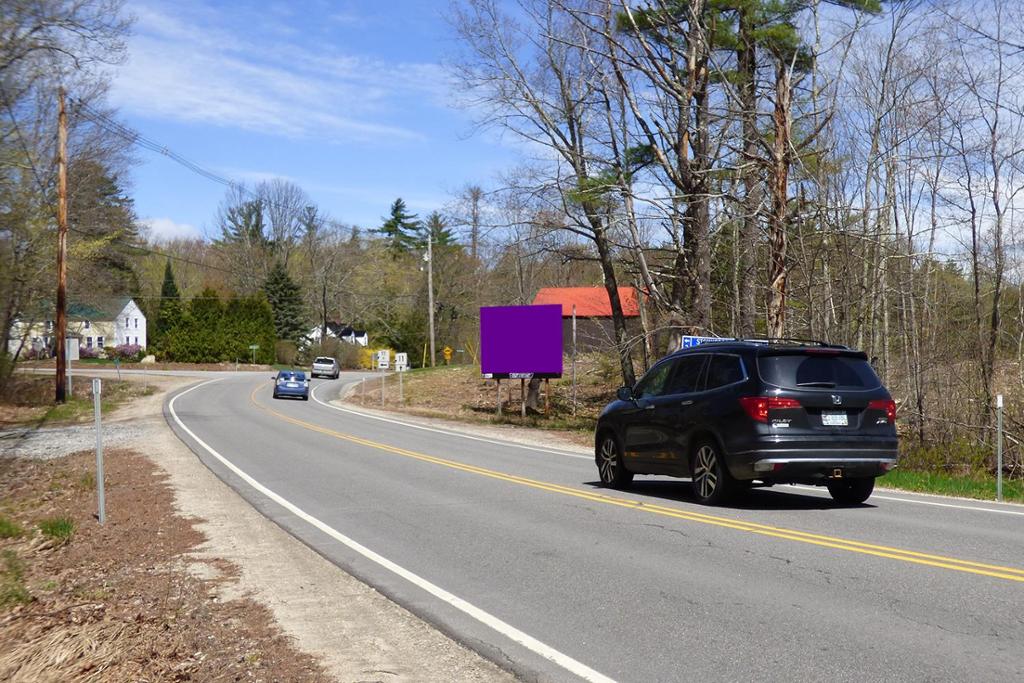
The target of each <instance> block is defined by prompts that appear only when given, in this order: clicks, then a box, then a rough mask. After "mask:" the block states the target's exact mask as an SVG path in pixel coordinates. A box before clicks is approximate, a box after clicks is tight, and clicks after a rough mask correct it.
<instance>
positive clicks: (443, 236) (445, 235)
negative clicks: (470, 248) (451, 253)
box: [417, 211, 455, 249]
mask: <svg viewBox="0 0 1024 683" xmlns="http://www.w3.org/2000/svg"><path fill="white" fill-rule="evenodd" d="M427 236H429V237H430V239H431V240H432V241H433V242H434V248H435V249H437V248H438V247H450V246H454V245H455V235H454V234H452V231H451V230H450V229H449V228H448V225H447V224H446V223H445V220H444V217H443V216H441V214H440V212H438V211H434V212H433V213H431V214H430V215H429V216H427V224H426V226H424V229H422V230H421V231H420V237H419V240H418V241H419V244H417V246H418V247H420V248H425V247H426V246H427V242H426V240H427Z"/></svg>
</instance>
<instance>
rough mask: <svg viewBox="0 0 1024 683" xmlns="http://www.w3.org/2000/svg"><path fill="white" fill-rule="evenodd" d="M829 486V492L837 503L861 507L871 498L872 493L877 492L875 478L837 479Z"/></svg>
mask: <svg viewBox="0 0 1024 683" xmlns="http://www.w3.org/2000/svg"><path fill="white" fill-rule="evenodd" d="M827 486H828V492H829V493H831V494H832V498H833V499H834V500H835V501H836V502H837V503H842V504H844V505H859V504H860V503H863V502H864V501H865V500H867V499H868V498H870V497H871V492H872V491H874V490H875V478H874V477H853V478H852V479H836V480H834V481H830V482H829V483H828V484H827Z"/></svg>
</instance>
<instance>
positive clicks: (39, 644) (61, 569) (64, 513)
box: [0, 449, 325, 682]
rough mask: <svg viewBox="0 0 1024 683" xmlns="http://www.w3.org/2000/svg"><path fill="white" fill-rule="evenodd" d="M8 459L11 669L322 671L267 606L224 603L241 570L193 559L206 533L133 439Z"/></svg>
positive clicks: (277, 676)
mask: <svg viewBox="0 0 1024 683" xmlns="http://www.w3.org/2000/svg"><path fill="white" fill-rule="evenodd" d="M94 465H95V457H94V455H93V454H92V453H88V452H86V453H79V454H76V455H72V456H69V457H67V458H61V459H53V460H30V459H21V458H2V459H0V490H2V491H3V497H2V500H0V680H3V681H26V682H27V681H33V682H35V681H69V680H75V681H129V680H131V681H174V680H195V681H235V680H246V681H294V680H303V681H317V680H324V679H325V676H324V674H323V672H322V670H321V669H320V668H319V666H318V665H317V664H316V662H315V661H314V660H313V659H312V658H311V657H309V656H308V655H305V654H302V653H300V652H299V651H298V650H297V649H295V648H294V647H293V646H292V644H291V643H290V641H289V640H288V639H287V638H285V637H284V636H283V635H281V633H280V631H279V630H278V629H277V627H276V626H275V625H274V624H273V621H272V618H271V615H270V613H269V611H268V610H267V609H266V608H264V607H262V606H261V605H259V604H257V603H256V602H254V601H252V600H250V599H248V598H241V599H232V600H224V599H222V597H221V594H222V592H221V591H220V590H219V588H220V586H221V585H222V584H224V583H226V582H231V581H232V578H233V575H234V572H235V570H234V567H233V566H232V565H230V564H229V563H227V562H224V561H222V560H214V561H205V562H200V561H197V560H196V559H195V558H192V557H190V552H191V551H192V550H194V549H195V548H196V547H197V546H198V545H199V544H200V543H201V542H202V540H203V538H202V535H201V534H200V533H199V532H198V531H196V529H195V528H194V526H193V523H192V521H190V520H188V519H185V518H183V517H181V516H179V515H177V514H176V513H175V509H174V506H173V494H172V491H171V490H170V488H169V487H168V485H167V483H166V482H165V478H164V476H163V475H162V474H161V473H160V470H158V469H157V468H156V467H155V466H154V465H153V464H152V463H151V462H150V461H149V460H147V459H146V458H145V457H143V456H141V455H140V454H139V453H137V452H135V451H131V450H124V449H120V450H113V451H111V452H109V453H107V457H106V483H107V489H106V491H107V511H108V517H107V523H106V524H105V525H103V526H100V525H99V524H98V522H97V521H96V519H95V518H94V513H95V511H96V497H95V478H94V475H93V472H94Z"/></svg>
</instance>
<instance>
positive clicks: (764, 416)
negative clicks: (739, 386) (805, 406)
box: [740, 396, 800, 422]
mask: <svg viewBox="0 0 1024 683" xmlns="http://www.w3.org/2000/svg"><path fill="white" fill-rule="evenodd" d="M740 405H742V406H743V410H745V411H747V415H749V416H750V417H751V418H753V419H754V420H756V421H757V422H768V411H769V410H792V409H794V408H799V407H800V401H797V400H796V399H795V398H781V397H779V396H744V397H742V398H740Z"/></svg>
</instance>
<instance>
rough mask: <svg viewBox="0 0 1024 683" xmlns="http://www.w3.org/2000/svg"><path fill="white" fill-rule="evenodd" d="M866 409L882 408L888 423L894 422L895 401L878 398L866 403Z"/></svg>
mask: <svg viewBox="0 0 1024 683" xmlns="http://www.w3.org/2000/svg"><path fill="white" fill-rule="evenodd" d="M868 410H882V411H884V412H885V417H886V418H888V420H889V424H896V401H894V400H892V399H891V398H890V399H884V398H879V399H876V400H874V401H871V402H870V403H868Z"/></svg>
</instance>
